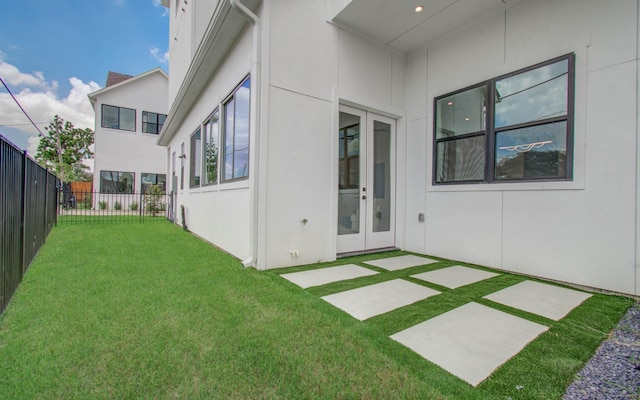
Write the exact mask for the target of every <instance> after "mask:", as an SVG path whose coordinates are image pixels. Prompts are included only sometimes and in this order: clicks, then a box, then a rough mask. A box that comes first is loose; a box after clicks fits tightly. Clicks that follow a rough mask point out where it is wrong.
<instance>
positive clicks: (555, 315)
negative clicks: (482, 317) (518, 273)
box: [484, 281, 591, 321]
mask: <svg viewBox="0 0 640 400" xmlns="http://www.w3.org/2000/svg"><path fill="white" fill-rule="evenodd" d="M589 297H591V295H590V294H589V293H584V292H580V291H577V290H572V289H566V288H563V287H559V286H554V285H548V284H546V283H540V282H534V281H524V282H520V283H518V284H517V285H513V286H510V287H508V288H505V289H502V290H500V291H498V292H495V293H492V294H489V295H487V296H484V298H485V299H488V300H491V301H495V302H496V303H500V304H504V305H506V306H509V307H513V308H517V309H519V310H523V311H527V312H530V313H533V314H537V315H541V316H543V317H546V318H550V319H553V320H555V321H558V320H560V319H561V318H562V317H564V316H565V315H567V314H568V313H569V312H570V311H571V310H573V309H574V308H575V307H577V306H579V305H580V304H581V303H582V302H583V301H585V300H586V299H588V298H589Z"/></svg>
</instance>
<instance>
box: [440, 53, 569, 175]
mask: <svg viewBox="0 0 640 400" xmlns="http://www.w3.org/2000/svg"><path fill="white" fill-rule="evenodd" d="M574 58H575V56H574V55H573V54H567V55H564V56H561V57H558V58H554V59H552V60H549V61H545V62H543V63H540V64H536V65H533V66H531V67H528V68H525V69H522V70H518V71H515V72H512V73H510V74H507V75H503V76H499V77H497V78H494V79H491V80H488V81H486V82H482V83H479V84H477V85H474V86H471V87H468V88H465V89H462V90H458V91H456V92H453V93H449V94H446V95H443V96H439V97H437V98H435V99H434V115H435V118H434V158H433V171H434V173H433V183H434V184H461V183H499V182H523V181H535V180H539V181H549V180H571V179H572V177H573V176H572V171H573V168H572V166H573V99H574V74H575V72H574V70H575V68H574Z"/></svg>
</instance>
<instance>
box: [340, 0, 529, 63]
mask: <svg viewBox="0 0 640 400" xmlns="http://www.w3.org/2000/svg"><path fill="white" fill-rule="evenodd" d="M329 1H330V3H329V4H330V6H331V9H330V11H329V16H328V17H329V20H330V21H331V22H333V23H335V24H336V25H338V26H342V27H345V28H347V29H350V30H353V31H357V32H359V33H360V34H363V35H365V36H366V37H369V38H371V39H372V40H374V41H376V42H378V43H383V44H385V45H387V46H390V47H391V48H394V49H397V50H399V51H402V52H404V53H410V52H412V51H414V50H417V49H419V48H421V47H423V46H425V44H427V43H429V42H430V41H432V40H436V39H438V38H441V37H443V36H446V35H450V34H454V33H455V32H456V31H457V30H458V29H462V28H464V27H465V26H466V25H468V24H470V23H473V22H474V21H477V20H479V19H483V18H488V17H490V16H492V15H496V14H498V13H500V12H502V11H504V10H506V9H507V8H509V7H512V6H513V5H515V4H517V3H519V2H521V1H522V0H393V1H389V0H329ZM417 6H421V7H422V11H421V12H416V7H417Z"/></svg>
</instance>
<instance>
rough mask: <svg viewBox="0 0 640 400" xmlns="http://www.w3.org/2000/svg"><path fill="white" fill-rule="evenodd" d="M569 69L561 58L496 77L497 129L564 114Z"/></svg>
mask: <svg viewBox="0 0 640 400" xmlns="http://www.w3.org/2000/svg"><path fill="white" fill-rule="evenodd" d="M568 71H569V62H568V61H567V60H562V61H560V62H557V63H555V64H550V65H545V66H543V67H540V68H537V69H534V70H531V71H527V72H523V73H521V74H518V75H515V76H511V77H509V78H505V79H501V80H499V81H496V106H495V127H496V129H498V128H502V127H505V126H510V125H516V124H521V123H525V122H530V121H539V120H543V119H547V118H554V117H559V116H563V115H566V114H567V93H568Z"/></svg>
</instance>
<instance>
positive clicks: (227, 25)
mask: <svg viewBox="0 0 640 400" xmlns="http://www.w3.org/2000/svg"><path fill="white" fill-rule="evenodd" d="M243 3H244V4H245V5H246V6H247V7H249V8H250V9H251V10H255V9H256V8H257V5H258V4H260V0H243ZM246 26H247V20H246V19H245V17H244V16H242V15H240V14H239V13H238V12H236V11H234V10H232V8H231V3H230V1H229V0H220V1H219V2H218V4H217V5H216V9H215V10H214V12H213V17H212V18H211V21H210V22H209V26H207V30H206V32H205V34H204V37H203V39H202V41H201V42H200V45H199V46H198V49H197V50H196V52H195V55H194V57H193V59H192V60H191V65H189V69H188V70H187V74H186V75H185V78H184V80H183V81H182V84H181V86H180V89H179V90H178V93H177V95H176V97H175V99H174V101H173V104H171V108H170V109H169V115H168V116H167V119H166V121H165V123H164V126H163V127H162V131H161V132H160V135H159V136H158V139H157V141H156V144H158V145H160V146H167V145H169V142H170V141H171V139H172V138H173V136H174V135H175V134H176V132H177V130H178V128H179V127H180V125H181V124H182V121H184V119H185V117H186V116H187V114H188V113H189V111H190V109H191V107H192V106H193V105H194V104H195V102H196V101H197V100H198V98H199V97H200V95H201V94H202V92H203V90H204V89H205V88H206V87H207V84H208V82H209V81H210V79H211V77H212V76H213V75H214V74H215V72H216V71H217V70H218V67H219V66H220V64H222V62H223V60H224V58H225V57H226V55H227V53H228V52H229V50H230V49H231V48H232V47H233V44H234V43H235V41H236V39H237V38H238V36H239V35H240V33H242V31H243V30H244V29H245V27H246Z"/></svg>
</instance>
